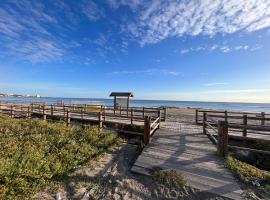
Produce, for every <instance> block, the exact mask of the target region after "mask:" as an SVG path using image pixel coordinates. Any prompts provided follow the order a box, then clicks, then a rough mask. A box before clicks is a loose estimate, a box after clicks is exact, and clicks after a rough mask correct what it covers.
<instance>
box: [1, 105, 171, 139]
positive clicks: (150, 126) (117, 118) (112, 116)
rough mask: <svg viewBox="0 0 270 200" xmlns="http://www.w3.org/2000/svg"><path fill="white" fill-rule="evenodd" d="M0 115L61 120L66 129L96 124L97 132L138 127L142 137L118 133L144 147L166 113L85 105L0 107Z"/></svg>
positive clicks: (133, 132) (149, 109) (157, 109)
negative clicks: (76, 123)
mask: <svg viewBox="0 0 270 200" xmlns="http://www.w3.org/2000/svg"><path fill="white" fill-rule="evenodd" d="M0 113H2V114H6V115H8V116H10V117H12V118H26V119H31V118H32V117H39V118H42V119H43V120H47V119H51V120H63V121H65V122H66V124H67V126H70V125H71V121H80V122H95V123H97V124H98V126H99V127H100V128H101V127H103V126H104V124H114V125H115V124H117V125H132V126H135V127H136V126H137V127H141V128H143V130H144V131H143V133H140V132H136V131H130V130H119V129H117V130H118V131H121V132H126V133H128V134H135V135H142V136H143V141H144V143H145V144H148V143H149V141H150V137H151V136H152V135H153V133H154V131H155V130H156V129H158V128H159V127H160V123H161V121H162V120H163V121H164V120H166V109H164V108H162V109H159V108H146V107H142V108H139V107H136V108H135V107H132V108H129V109H125V108H121V107H119V108H118V109H113V108H112V107H108V106H103V105H85V104H83V105H82V104H76V105H75V104H72V105H67V104H65V105H64V104H61V105H60V104H51V105H47V104H45V103H30V104H14V103H0ZM151 121H152V122H151Z"/></svg>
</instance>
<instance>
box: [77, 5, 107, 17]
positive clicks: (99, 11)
mask: <svg viewBox="0 0 270 200" xmlns="http://www.w3.org/2000/svg"><path fill="white" fill-rule="evenodd" d="M81 8H82V12H83V13H84V14H85V15H86V16H87V17H88V19H89V20H91V21H97V20H98V19H100V18H102V17H104V16H105V11H104V9H103V8H99V7H98V6H97V4H96V3H94V2H93V1H87V0H85V1H83V4H82V5H81Z"/></svg>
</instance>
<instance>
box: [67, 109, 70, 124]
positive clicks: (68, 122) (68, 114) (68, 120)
mask: <svg viewBox="0 0 270 200" xmlns="http://www.w3.org/2000/svg"><path fill="white" fill-rule="evenodd" d="M66 120H67V127H70V112H69V110H67V118H66Z"/></svg>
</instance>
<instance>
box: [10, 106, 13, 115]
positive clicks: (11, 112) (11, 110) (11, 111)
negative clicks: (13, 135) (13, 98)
mask: <svg viewBox="0 0 270 200" xmlns="http://www.w3.org/2000/svg"><path fill="white" fill-rule="evenodd" d="M10 116H11V118H14V106H13V105H11V106H10Z"/></svg>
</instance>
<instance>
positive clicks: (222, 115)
mask: <svg viewBox="0 0 270 200" xmlns="http://www.w3.org/2000/svg"><path fill="white" fill-rule="evenodd" d="M203 113H207V115H208V116H209V117H213V118H218V119H219V120H224V121H227V122H234V121H235V122H238V123H239V121H240V120H242V119H243V116H246V117H247V119H248V120H255V121H256V122H257V123H256V124H254V125H261V126H264V125H267V123H269V122H270V114H269V113H265V112H234V111H226V110H223V111H222V110H220V111H216V110H203V109H196V110H195V122H196V124H202V121H203ZM253 122H254V121H253ZM269 125H270V124H269Z"/></svg>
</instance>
